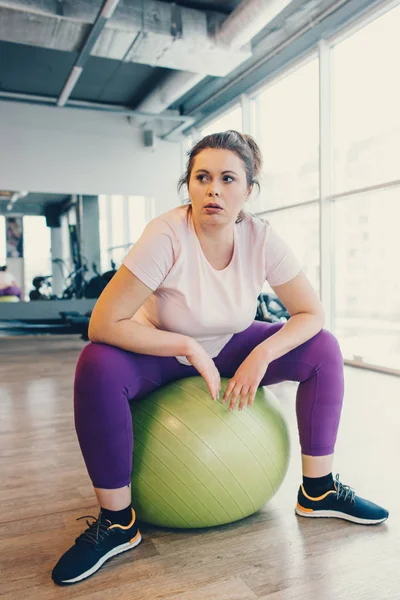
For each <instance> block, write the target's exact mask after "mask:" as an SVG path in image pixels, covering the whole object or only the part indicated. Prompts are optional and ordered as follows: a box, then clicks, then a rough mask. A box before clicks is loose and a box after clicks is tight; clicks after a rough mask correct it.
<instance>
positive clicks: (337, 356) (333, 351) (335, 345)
mask: <svg viewBox="0 0 400 600" xmlns="http://www.w3.org/2000/svg"><path fill="white" fill-rule="evenodd" d="M310 342H311V345H312V348H313V350H314V352H316V353H317V355H318V356H319V358H320V360H322V361H324V362H325V361H329V362H330V363H331V364H340V365H342V364H343V356H342V352H341V350H340V345H339V342H338V340H337V338H336V337H335V336H334V335H333V333H331V332H330V331H328V330H327V329H321V331H320V332H319V333H317V335H316V336H314V337H313V338H312V339H311V340H310Z"/></svg>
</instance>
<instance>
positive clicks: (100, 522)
mask: <svg viewBox="0 0 400 600" xmlns="http://www.w3.org/2000/svg"><path fill="white" fill-rule="evenodd" d="M80 519H93V521H92V522H91V523H90V522H89V521H86V523H87V525H88V528H87V529H86V531H84V532H83V533H82V534H81V535H80V536H79V537H77V538H76V540H75V544H74V545H73V546H72V548H70V549H69V550H67V552H66V553H65V554H63V556H62V557H61V558H60V560H59V561H58V563H57V564H56V566H55V567H54V569H53V573H52V575H51V576H52V578H53V581H54V583H56V584H57V585H69V584H72V583H78V582H79V581H82V580H83V579H86V578H87V577H90V576H91V575H93V574H94V573H96V571H98V570H99V569H100V567H102V566H103V564H104V563H105V562H106V561H107V560H109V559H110V558H112V557H113V556H116V555H117V554H120V553H121V552H126V551H127V550H132V548H135V547H136V546H138V544H140V542H141V541H142V536H141V535H140V531H139V530H138V528H137V525H136V523H135V520H136V516H135V511H134V510H133V509H132V521H131V522H130V524H129V525H127V526H123V525H118V524H112V523H111V521H108V520H107V519H105V517H104V516H102V512H101V511H100V514H99V517H98V519H96V518H95V517H92V516H88V517H80V518H79V519H77V521H79V520H80Z"/></svg>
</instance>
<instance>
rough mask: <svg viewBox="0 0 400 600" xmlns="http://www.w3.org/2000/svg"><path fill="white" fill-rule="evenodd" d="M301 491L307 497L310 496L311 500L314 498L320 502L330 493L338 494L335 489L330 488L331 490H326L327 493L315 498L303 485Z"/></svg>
mask: <svg viewBox="0 0 400 600" xmlns="http://www.w3.org/2000/svg"><path fill="white" fill-rule="evenodd" d="M301 491H302V492H303V494H304V495H305V497H306V498H308V499H309V500H313V501H314V502H318V500H323V499H324V498H326V497H327V496H329V494H336V492H335V490H329V492H325V494H322V496H318V497H317V498H313V497H312V496H309V495H308V494H307V492H306V490H305V489H304V486H303V485H302V486H301Z"/></svg>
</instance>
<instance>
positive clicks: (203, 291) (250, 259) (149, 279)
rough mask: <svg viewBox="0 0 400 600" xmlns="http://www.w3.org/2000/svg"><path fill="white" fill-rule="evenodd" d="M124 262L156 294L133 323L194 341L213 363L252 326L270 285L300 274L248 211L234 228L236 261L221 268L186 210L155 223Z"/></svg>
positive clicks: (290, 256)
mask: <svg viewBox="0 0 400 600" xmlns="http://www.w3.org/2000/svg"><path fill="white" fill-rule="evenodd" d="M123 264H124V265H125V266H126V267H127V268H128V269H129V270H130V271H131V272H132V273H134V275H136V276H137V277H138V278H139V279H140V280H141V281H142V282H143V283H144V284H145V285H147V286H148V287H149V288H150V289H152V290H154V293H153V294H152V295H151V296H149V298H148V299H147V300H146V301H145V302H144V304H143V305H142V306H141V307H140V308H139V310H138V311H137V312H136V314H135V315H134V316H133V317H132V318H133V319H134V320H135V321H137V322H139V323H141V324H143V325H147V326H150V327H155V328H157V329H162V330H164V331H171V332H174V333H181V334H184V335H187V336H190V337H192V338H194V339H195V340H197V342H198V343H199V344H201V345H202V346H203V348H204V349H205V350H206V352H207V353H208V354H209V356H211V358H215V357H216V356H218V354H219V353H220V352H221V350H222V348H223V347H224V346H225V345H226V344H227V343H228V342H229V340H230V339H231V337H232V336H233V334H235V333H238V332H240V331H244V330H245V329H247V328H248V327H250V325H251V323H252V321H253V320H254V317H255V314H256V308H257V297H258V295H259V294H260V292H261V290H262V287H263V284H264V282H265V281H266V280H267V281H268V283H269V284H270V285H271V286H276V285H281V284H283V283H286V282H287V281H289V280H290V279H293V277H295V275H297V274H298V273H299V272H300V270H301V267H300V264H299V263H298V261H297V260H296V258H295V257H294V255H293V253H292V252H291V250H290V249H289V248H288V246H287V245H286V243H285V242H284V241H283V240H282V239H281V238H280V237H279V236H278V235H277V234H276V233H275V231H274V230H273V229H272V227H271V225H270V224H269V223H268V222H267V221H263V220H261V219H259V218H257V217H253V216H252V215H250V214H249V213H244V218H243V220H242V222H241V223H237V224H236V225H235V230H234V251H233V256H232V260H231V262H230V263H229V265H228V266H227V267H226V268H225V269H223V270H222V271H217V270H216V269H214V268H213V267H212V266H211V265H210V263H209V262H208V260H207V259H206V257H205V255H204V253H203V250H202V248H201V245H200V242H199V239H198V237H197V234H196V231H195V229H194V226H193V220H192V215H191V211H189V210H188V205H184V206H179V207H177V208H173V209H172V210H170V211H168V212H167V213H165V214H163V215H161V216H159V217H157V218H155V219H153V221H151V222H150V223H149V224H148V225H147V227H146V228H145V230H144V232H143V234H142V236H141V237H140V239H139V240H138V241H137V242H136V243H135V244H134V246H133V247H132V248H131V250H130V251H129V253H128V254H127V256H126V257H125V259H124V261H123ZM176 358H177V359H178V361H179V362H181V363H183V364H189V363H188V361H187V359H186V358H185V357H182V356H177V357H176Z"/></svg>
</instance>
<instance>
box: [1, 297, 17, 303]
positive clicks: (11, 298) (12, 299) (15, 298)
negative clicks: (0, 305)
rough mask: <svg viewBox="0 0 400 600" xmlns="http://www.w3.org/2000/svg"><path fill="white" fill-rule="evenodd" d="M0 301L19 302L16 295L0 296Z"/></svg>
mask: <svg viewBox="0 0 400 600" xmlns="http://www.w3.org/2000/svg"><path fill="white" fill-rule="evenodd" d="M0 302H19V298H18V296H0Z"/></svg>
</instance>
